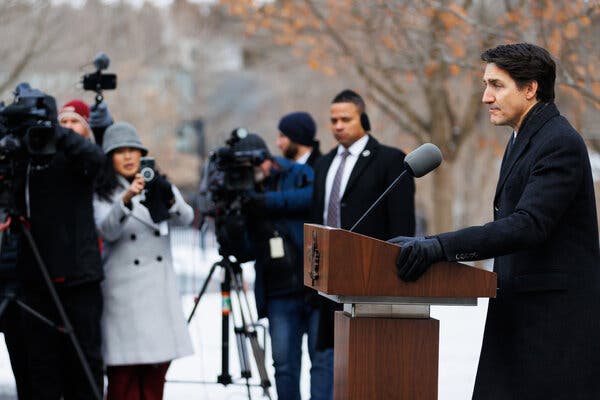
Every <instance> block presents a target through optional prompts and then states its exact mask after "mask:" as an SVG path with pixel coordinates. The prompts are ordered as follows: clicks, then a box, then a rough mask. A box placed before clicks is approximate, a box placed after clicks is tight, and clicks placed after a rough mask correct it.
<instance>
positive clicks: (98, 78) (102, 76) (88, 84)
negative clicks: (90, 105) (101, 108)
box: [81, 53, 117, 104]
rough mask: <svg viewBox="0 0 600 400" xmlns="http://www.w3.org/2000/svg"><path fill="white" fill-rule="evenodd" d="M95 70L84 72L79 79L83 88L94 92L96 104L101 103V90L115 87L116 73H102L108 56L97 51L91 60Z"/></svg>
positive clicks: (102, 98)
mask: <svg viewBox="0 0 600 400" xmlns="http://www.w3.org/2000/svg"><path fill="white" fill-rule="evenodd" d="M93 64H94V66H95V67H96V72H93V73H90V74H85V75H83V78H82V79H81V83H82V84H83V90H90V91H94V92H96V104H100V103H102V100H104V97H103V96H102V91H103V90H113V89H116V88H117V75H116V74H108V73H102V71H103V70H105V69H107V68H108V66H109V65H110V58H108V56H107V55H106V54H104V53H98V54H97V55H96V57H95V58H94V61H93Z"/></svg>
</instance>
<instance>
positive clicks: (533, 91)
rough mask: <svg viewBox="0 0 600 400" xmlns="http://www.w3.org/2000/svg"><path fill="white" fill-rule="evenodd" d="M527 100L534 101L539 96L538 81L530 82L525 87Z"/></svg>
mask: <svg viewBox="0 0 600 400" xmlns="http://www.w3.org/2000/svg"><path fill="white" fill-rule="evenodd" d="M524 89H525V98H526V99H527V100H532V99H535V98H536V95H537V90H538V83H537V81H531V82H528V83H527V84H526V85H525V88H524Z"/></svg>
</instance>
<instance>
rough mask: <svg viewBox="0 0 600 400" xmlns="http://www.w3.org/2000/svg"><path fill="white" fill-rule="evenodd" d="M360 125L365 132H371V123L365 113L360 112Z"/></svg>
mask: <svg viewBox="0 0 600 400" xmlns="http://www.w3.org/2000/svg"><path fill="white" fill-rule="evenodd" d="M360 125H361V126H362V128H363V129H364V130H365V132H370V131H371V122H370V121H369V116H368V115H367V113H366V112H362V113H361V114H360Z"/></svg>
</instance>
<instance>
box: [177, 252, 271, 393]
mask: <svg viewBox="0 0 600 400" xmlns="http://www.w3.org/2000/svg"><path fill="white" fill-rule="evenodd" d="M217 267H220V268H222V269H223V270H224V278H223V282H222V283H221V297H222V302H221V304H222V311H223V312H222V317H221V374H220V375H219V376H218V377H217V383H220V384H222V385H224V386H227V385H229V384H231V383H233V380H232V378H231V374H229V326H230V319H233V324H234V333H235V338H236V344H237V349H238V358H239V362H240V370H241V376H242V378H244V379H245V380H246V389H247V392H248V399H251V398H252V397H251V394H250V381H249V379H250V377H251V376H252V372H251V369H250V360H249V353H248V349H247V346H246V345H247V342H246V340H249V341H250V346H251V348H252V354H253V355H254V360H255V361H256V367H257V369H258V374H259V376H260V384H259V385H260V386H261V387H262V388H263V396H264V397H267V398H268V399H271V395H270V393H269V387H270V386H271V382H270V381H269V377H268V375H267V369H266V367H265V350H264V348H265V346H264V343H263V346H262V347H261V345H260V343H259V342H258V336H257V330H256V329H257V327H260V328H262V329H263V330H264V327H263V326H262V325H260V324H259V323H257V322H255V321H254V319H253V317H252V313H251V311H250V305H249V303H248V297H247V295H246V291H245V289H243V279H242V268H241V267H240V264H239V263H238V262H233V261H231V260H230V259H229V257H228V256H225V255H221V260H219V261H217V262H215V263H214V264H213V265H212V267H211V268H210V272H209V273H208V276H207V277H206V280H205V281H204V284H203V285H202V288H201V289H200V292H199V293H198V296H197V297H196V299H195V300H194V307H193V308H192V311H191V313H190V316H189V317H188V323H189V322H190V321H191V320H192V317H193V316H194V313H195V312H196V308H197V307H198V303H199V302H200V299H201V298H202V295H203V294H204V293H205V292H206V289H207V287H208V284H209V282H210V280H211V278H212V275H213V273H214V272H215V270H216V269H217ZM232 288H233V290H234V292H235V294H236V297H237V305H238V307H239V310H238V311H239V317H238V319H239V321H240V322H241V326H236V315H237V314H238V312H237V311H235V308H234V307H233V305H234V304H235V303H232V302H231V296H230V293H231V289H232ZM244 308H245V309H244Z"/></svg>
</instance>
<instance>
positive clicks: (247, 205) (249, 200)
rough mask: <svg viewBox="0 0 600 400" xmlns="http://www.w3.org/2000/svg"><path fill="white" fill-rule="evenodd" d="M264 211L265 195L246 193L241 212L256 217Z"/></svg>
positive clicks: (252, 192)
mask: <svg viewBox="0 0 600 400" xmlns="http://www.w3.org/2000/svg"><path fill="white" fill-rule="evenodd" d="M264 210H265V194H264V193H258V192H255V191H250V192H248V193H246V195H245V197H244V200H243V203H242V212H243V213H244V214H246V215H252V216H257V215H260V214H261V213H262V212H264Z"/></svg>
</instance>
